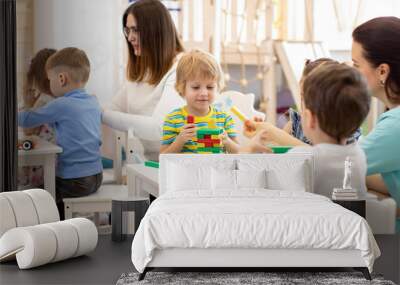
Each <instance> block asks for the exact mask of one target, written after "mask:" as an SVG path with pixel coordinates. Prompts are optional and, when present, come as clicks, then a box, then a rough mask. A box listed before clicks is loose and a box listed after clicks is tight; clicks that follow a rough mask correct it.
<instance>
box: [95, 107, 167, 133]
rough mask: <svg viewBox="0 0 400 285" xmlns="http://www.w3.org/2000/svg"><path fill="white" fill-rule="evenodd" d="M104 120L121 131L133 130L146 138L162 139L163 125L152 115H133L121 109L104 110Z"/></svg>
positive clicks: (106, 123)
mask: <svg viewBox="0 0 400 285" xmlns="http://www.w3.org/2000/svg"><path fill="white" fill-rule="evenodd" d="M102 122H103V123H104V124H105V125H107V126H109V127H111V128H113V129H117V130H120V131H128V130H132V132H133V135H134V136H136V137H138V138H140V139H145V140H153V141H158V140H160V139H161V133H162V125H161V124H159V122H158V121H157V120H156V119H155V118H154V117H151V116H142V115H133V114H127V113H123V112H119V111H112V110H104V111H103V114H102Z"/></svg>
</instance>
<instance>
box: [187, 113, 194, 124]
mask: <svg viewBox="0 0 400 285" xmlns="http://www.w3.org/2000/svg"><path fill="white" fill-rule="evenodd" d="M186 120H187V123H188V124H194V117H193V116H192V115H188V116H187V118H186Z"/></svg>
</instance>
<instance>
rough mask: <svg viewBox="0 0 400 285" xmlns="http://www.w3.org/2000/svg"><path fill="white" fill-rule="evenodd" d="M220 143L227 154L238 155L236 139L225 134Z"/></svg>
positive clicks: (238, 148)
mask: <svg viewBox="0 0 400 285" xmlns="http://www.w3.org/2000/svg"><path fill="white" fill-rule="evenodd" d="M222 143H223V145H224V146H225V149H226V151H227V152H228V153H239V150H240V147H239V144H238V141H237V139H236V138H233V137H232V138H231V137H229V136H228V135H227V134H224V136H223V137H222Z"/></svg>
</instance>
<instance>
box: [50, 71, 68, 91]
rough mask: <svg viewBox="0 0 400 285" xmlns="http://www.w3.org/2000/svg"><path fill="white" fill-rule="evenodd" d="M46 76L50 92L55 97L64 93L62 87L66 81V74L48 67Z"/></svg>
mask: <svg viewBox="0 0 400 285" xmlns="http://www.w3.org/2000/svg"><path fill="white" fill-rule="evenodd" d="M47 78H48V79H49V81H50V90H51V93H53V95H54V96H55V97H60V96H62V95H64V93H65V92H64V89H63V87H64V86H65V82H66V76H65V74H64V73H58V72H56V71H55V70H54V69H50V70H48V71H47Z"/></svg>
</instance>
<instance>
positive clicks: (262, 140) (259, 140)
mask: <svg viewBox="0 0 400 285" xmlns="http://www.w3.org/2000/svg"><path fill="white" fill-rule="evenodd" d="M267 143H268V131H267V130H260V131H259V132H257V133H256V134H255V135H254V136H253V138H252V139H251V140H250V141H249V142H248V143H247V144H245V145H243V146H242V147H240V149H239V153H272V150H271V149H270V148H269V147H267V146H266V144H267Z"/></svg>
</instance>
